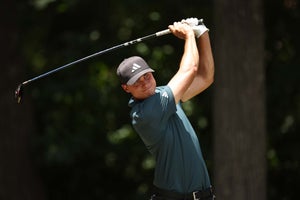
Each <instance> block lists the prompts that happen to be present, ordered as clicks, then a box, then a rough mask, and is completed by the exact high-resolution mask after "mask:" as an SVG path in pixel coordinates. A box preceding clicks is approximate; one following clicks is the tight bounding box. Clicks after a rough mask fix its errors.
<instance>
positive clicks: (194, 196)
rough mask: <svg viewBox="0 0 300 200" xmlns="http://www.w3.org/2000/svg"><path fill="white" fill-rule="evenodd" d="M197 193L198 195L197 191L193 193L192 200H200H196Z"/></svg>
mask: <svg viewBox="0 0 300 200" xmlns="http://www.w3.org/2000/svg"><path fill="white" fill-rule="evenodd" d="M197 193H198V191H196V192H193V200H200V199H198V198H197V196H196V194H197Z"/></svg>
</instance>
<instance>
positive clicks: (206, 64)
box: [197, 32, 214, 82]
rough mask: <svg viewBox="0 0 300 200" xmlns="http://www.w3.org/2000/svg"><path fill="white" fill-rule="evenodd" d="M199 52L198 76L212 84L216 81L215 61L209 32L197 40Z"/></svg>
mask: <svg viewBox="0 0 300 200" xmlns="http://www.w3.org/2000/svg"><path fill="white" fill-rule="evenodd" d="M197 46H198V51H199V66H198V73H197V76H200V77H201V79H203V81H205V82H206V81H208V82H212V81H213V79H214V59H213V55H212V49H211V44H210V39H209V34H208V32H205V33H204V34H203V35H201V37H199V38H198V39H197Z"/></svg>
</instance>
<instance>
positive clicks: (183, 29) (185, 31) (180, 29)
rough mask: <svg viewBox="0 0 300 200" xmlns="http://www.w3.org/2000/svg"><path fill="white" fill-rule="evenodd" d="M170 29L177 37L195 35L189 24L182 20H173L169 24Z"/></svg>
mask: <svg viewBox="0 0 300 200" xmlns="http://www.w3.org/2000/svg"><path fill="white" fill-rule="evenodd" d="M169 29H170V31H171V32H172V33H173V34H174V35H175V36H176V37H178V38H180V39H184V40H186V39H187V38H189V37H195V36H194V31H193V29H192V27H191V26H189V25H188V24H187V23H183V22H174V24H173V25H169Z"/></svg>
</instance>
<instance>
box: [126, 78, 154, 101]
mask: <svg viewBox="0 0 300 200" xmlns="http://www.w3.org/2000/svg"><path fill="white" fill-rule="evenodd" d="M122 88H123V89H124V90H125V91H126V92H128V93H131V95H132V96H133V97H134V98H135V99H139V100H142V99H146V98H148V97H150V96H152V95H153V94H154V93H155V88H156V81H155V79H154V77H153V75H152V73H151V72H148V73H146V74H144V75H142V76H141V77H140V78H139V79H138V80H137V81H136V82H135V83H134V84H133V85H126V84H123V85H122Z"/></svg>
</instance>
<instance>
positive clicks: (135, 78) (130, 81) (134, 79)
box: [126, 68, 154, 85]
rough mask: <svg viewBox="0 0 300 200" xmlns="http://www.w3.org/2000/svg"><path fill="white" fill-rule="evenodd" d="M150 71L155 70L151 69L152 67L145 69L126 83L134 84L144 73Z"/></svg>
mask: <svg viewBox="0 0 300 200" xmlns="http://www.w3.org/2000/svg"><path fill="white" fill-rule="evenodd" d="M148 72H154V70H153V69H151V68H148V69H145V70H143V71H141V72H139V73H137V74H136V75H134V76H133V77H131V79H129V80H128V81H127V83H126V84H127V85H133V84H134V83H135V82H136V81H137V80H138V79H139V78H140V77H141V76H142V75H144V74H146V73H148Z"/></svg>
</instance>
